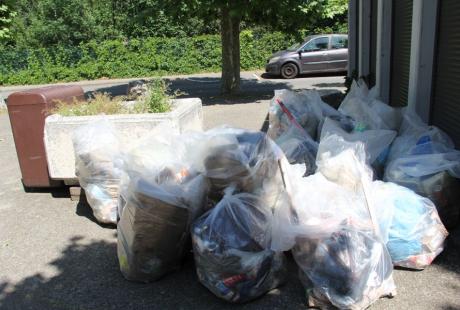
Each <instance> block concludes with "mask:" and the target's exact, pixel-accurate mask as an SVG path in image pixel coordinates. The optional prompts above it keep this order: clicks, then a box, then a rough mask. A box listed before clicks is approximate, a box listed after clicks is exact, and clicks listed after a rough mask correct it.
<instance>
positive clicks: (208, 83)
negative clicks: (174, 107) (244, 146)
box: [168, 77, 291, 105]
mask: <svg viewBox="0 0 460 310" xmlns="http://www.w3.org/2000/svg"><path fill="white" fill-rule="evenodd" d="M168 82H169V83H170V89H171V90H172V91H176V90H178V91H180V92H183V93H185V94H184V95H181V96H180V98H190V97H199V98H201V100H202V102H203V105H213V104H244V103H250V102H255V101H259V100H268V99H270V98H272V97H273V92H274V91H275V89H291V86H290V85H289V83H288V82H287V81H286V80H284V81H263V82H260V81H258V80H257V79H245V78H242V79H241V91H240V92H239V93H238V94H235V95H232V96H224V95H221V94H220V78H218V77H215V78H210V77H190V78H180V79H174V80H168Z"/></svg>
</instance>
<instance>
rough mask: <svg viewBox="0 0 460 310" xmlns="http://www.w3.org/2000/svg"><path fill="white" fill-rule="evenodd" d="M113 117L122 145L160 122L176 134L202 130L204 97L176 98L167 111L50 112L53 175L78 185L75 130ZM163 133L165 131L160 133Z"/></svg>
mask: <svg viewBox="0 0 460 310" xmlns="http://www.w3.org/2000/svg"><path fill="white" fill-rule="evenodd" d="M102 118H104V119H107V120H109V121H110V122H111V123H112V124H113V125H114V126H115V128H116V129H117V132H118V134H119V135H120V139H121V143H122V145H129V144H130V143H132V141H134V140H137V139H139V138H142V137H146V136H148V135H150V134H152V133H154V132H155V129H156V128H157V126H158V125H159V124H163V123H168V124H169V125H170V126H171V127H172V128H173V130H174V132H176V133H182V132H185V131H189V130H193V131H202V130H203V114H202V105H201V99H199V98H187V99H175V100H173V101H172V110H171V112H167V113H149V114H120V115H94V116H61V115H50V116H48V117H47V118H46V121H45V133H44V134H45V138H44V140H45V149H46V157H47V162H48V170H49V174H50V177H51V178H52V179H56V180H64V182H66V184H75V180H77V177H76V176H75V155H74V149H73V144H72V133H73V131H74V130H75V129H76V128H78V127H80V126H82V125H85V124H87V123H88V122H92V121H96V120H98V119H102ZM159 134H161V132H159Z"/></svg>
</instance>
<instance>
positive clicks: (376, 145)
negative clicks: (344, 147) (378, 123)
mask: <svg viewBox="0 0 460 310" xmlns="http://www.w3.org/2000/svg"><path fill="white" fill-rule="evenodd" d="M333 134H335V135H338V136H340V137H342V138H344V139H345V140H346V141H349V142H357V141H361V142H363V143H364V146H365V149H366V152H367V155H368V157H369V159H368V162H369V163H374V162H375V161H376V160H377V159H378V158H379V157H380V156H381V154H382V153H383V152H385V151H386V150H387V149H388V147H389V146H390V144H391V142H392V141H393V139H394V138H395V137H396V134H397V132H396V131H393V130H385V129H375V130H365V131H361V132H346V131H345V130H343V129H342V128H341V126H340V125H339V124H338V123H337V122H336V121H334V120H332V119H330V118H326V120H325V121H324V125H323V129H322V132H321V140H323V139H324V138H325V137H327V136H330V135H333Z"/></svg>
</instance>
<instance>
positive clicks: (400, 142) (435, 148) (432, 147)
mask: <svg viewBox="0 0 460 310" xmlns="http://www.w3.org/2000/svg"><path fill="white" fill-rule="evenodd" d="M458 178H460V151H458V150H456V149H454V144H453V142H452V140H451V139H450V138H449V137H448V136H447V135H446V134H445V133H444V132H442V131H441V130H440V129H439V128H436V127H434V126H427V125H425V124H423V122H422V121H421V120H419V119H418V117H417V116H416V115H415V114H414V113H413V112H410V111H408V112H407V113H406V114H405V115H404V121H403V124H402V126H401V135H400V136H399V137H397V138H396V139H395V141H394V143H393V145H392V147H391V150H390V154H389V160H388V161H387V164H386V167H385V175H384V181H388V182H394V183H397V184H399V185H402V186H405V187H407V188H410V189H412V190H413V191H415V192H416V193H417V194H419V195H422V196H424V197H427V198H429V199H430V200H432V201H433V202H434V204H435V205H436V208H437V210H438V213H439V216H440V217H441V220H442V222H443V223H444V225H445V226H446V227H447V228H452V227H455V226H456V224H457V223H458V221H459V218H460V192H459V191H458V188H459V185H460V182H459V180H458Z"/></svg>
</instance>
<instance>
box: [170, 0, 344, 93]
mask: <svg viewBox="0 0 460 310" xmlns="http://www.w3.org/2000/svg"><path fill="white" fill-rule="evenodd" d="M163 3H164V4H165V5H166V7H167V9H166V10H165V12H170V13H172V14H174V15H175V16H177V17H178V18H179V19H182V20H183V21H184V22H185V21H186V20H187V19H188V18H190V16H202V17H203V18H207V19H208V20H215V19H218V20H220V33H221V38H222V82H221V83H222V84H221V92H222V93H223V94H228V93H235V92H238V91H239V87H240V38H239V35H240V28H241V27H240V26H241V23H242V22H245V23H246V24H249V25H267V26H269V27H270V28H271V29H273V30H281V31H285V32H291V33H296V34H300V33H301V31H302V30H304V29H311V28H312V27H311V26H310V25H308V24H307V23H308V22H318V21H322V22H326V23H325V24H326V25H330V24H331V23H333V22H334V19H335V18H336V17H337V16H345V18H346V12H347V11H346V10H347V6H348V2H347V0H316V1H313V0H283V1H280V0H185V1H178V0H173V1H163ZM333 28H337V27H330V29H333Z"/></svg>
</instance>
